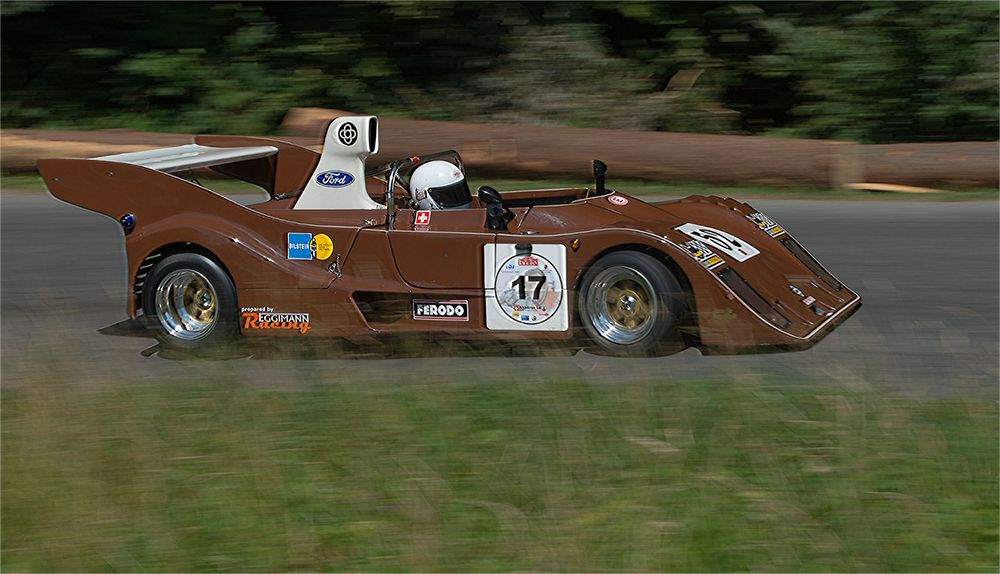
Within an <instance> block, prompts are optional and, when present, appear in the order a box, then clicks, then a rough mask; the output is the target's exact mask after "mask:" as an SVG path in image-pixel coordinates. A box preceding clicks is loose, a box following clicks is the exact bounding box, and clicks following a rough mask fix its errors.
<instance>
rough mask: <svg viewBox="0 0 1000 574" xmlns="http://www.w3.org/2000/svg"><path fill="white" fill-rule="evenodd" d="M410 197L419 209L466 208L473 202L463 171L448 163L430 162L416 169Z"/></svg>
mask: <svg viewBox="0 0 1000 574" xmlns="http://www.w3.org/2000/svg"><path fill="white" fill-rule="evenodd" d="M410 196H411V197H412V198H413V201H414V202H415V203H416V204H417V209H454V208H464V207H468V206H469V202H471V201H472V194H471V193H469V184H468V183H466V182H465V176H463V175H462V170H460V169H458V168H457V167H455V166H454V165H453V164H451V163H449V162H446V161H429V162H427V163H425V164H424V165H422V166H420V167H418V168H417V169H415V170H414V171H413V175H412V176H410Z"/></svg>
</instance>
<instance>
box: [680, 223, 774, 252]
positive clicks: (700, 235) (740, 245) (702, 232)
mask: <svg viewBox="0 0 1000 574" xmlns="http://www.w3.org/2000/svg"><path fill="white" fill-rule="evenodd" d="M674 229H676V230H677V231H680V232H681V233H683V234H685V235H687V236H688V237H693V238H695V239H697V240H699V241H701V242H703V243H705V244H706V245H708V246H711V248H713V249H716V250H717V251H721V252H723V253H725V254H726V255H728V256H729V257H731V258H733V259H735V260H737V261H746V260H747V259H750V258H751V257H753V256H754V255H757V254H759V253H760V251H757V249H756V248H755V247H754V246H753V245H750V244H749V243H747V242H746V241H743V240H742V239H740V238H738V237H736V236H735V235H730V234H728V233H726V232H725V231H721V230H719V229H715V228H713V227H706V226H704V225H697V224H695V223H685V224H684V225H681V226H680V227H675V228H674Z"/></svg>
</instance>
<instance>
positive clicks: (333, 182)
mask: <svg viewBox="0 0 1000 574" xmlns="http://www.w3.org/2000/svg"><path fill="white" fill-rule="evenodd" d="M316 183H318V184H320V185H322V186H324V187H344V186H347V185H351V184H352V183H354V176H353V175H351V174H349V173H347V172H346V171H336V170H331V171H324V172H323V173H321V174H319V175H317V176H316Z"/></svg>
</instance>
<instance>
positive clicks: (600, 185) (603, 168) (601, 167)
mask: <svg viewBox="0 0 1000 574" xmlns="http://www.w3.org/2000/svg"><path fill="white" fill-rule="evenodd" d="M607 173H608V164H606V163H604V162H603V161H601V160H599V159H595V160H594V179H596V180H597V195H604V192H605V188H604V176H605V175H606V174H607Z"/></svg>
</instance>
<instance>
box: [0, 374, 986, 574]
mask: <svg viewBox="0 0 1000 574" xmlns="http://www.w3.org/2000/svg"><path fill="white" fill-rule="evenodd" d="M359 368H361V366H359ZM47 369H49V371H48V372H45V373H40V374H39V376H38V379H37V380H36V381H35V384H33V385H32V386H30V387H28V386H25V387H20V388H17V389H5V390H3V394H2V411H0V413H2V436H3V448H2V468H3V473H2V477H0V478H2V491H3V496H2V501H0V502H2V520H3V538H2V545H0V549H2V555H0V566H2V570H3V571H5V572H7V571H10V572H13V571H74V572H90V571H122V570H124V571H133V572H139V571H192V572H194V571H199V572H201V571H241V572H257V571H268V572H279V571H290V570H295V571H311V570H322V571H384V572H395V571H407V572H409V571H463V572H464V571H536V570H541V571H689V572H696V571H711V572H728V571H747V570H749V571H762V570H763V571H802V572H805V571H824V572H840V571H845V572H875V571H894V572H930V571H933V572H947V571H952V572H978V571H983V572H996V571H997V567H998V557H997V542H998V529H997V523H998V505H997V499H998V454H997V453H998V409H997V403H996V402H995V401H992V400H973V399H948V400H923V399H912V398H903V397H900V396H894V395H887V394H884V393H881V392H879V391H877V390H874V389H872V388H869V387H865V386H852V387H848V386H834V385H817V384H808V383H806V384H803V386H800V387H789V386H775V385H772V384H769V383H768V381H767V380H763V379H760V378H758V377H753V376H746V377H744V378H742V379H741V380H738V381H735V382H709V381H687V382H684V383H665V382H659V381H656V380H645V381H635V382H631V383H628V384H622V385H616V386H601V385H593V384H587V383H583V382H579V381H575V380H572V379H562V380H560V379H551V380H544V379H536V380H525V381H523V382H510V383H506V384H495V385H482V384H475V383H474V382H472V381H465V380H453V379H452V378H450V377H448V376H447V375H445V374H443V375H441V376H440V377H438V378H436V379H434V380H421V379H419V378H417V377H411V378H410V379H409V380H406V379H405V378H404V380H399V381H395V382H393V383H378V382H373V383H365V384H361V383H348V384H339V383H331V382H329V378H331V377H332V375H324V374H323V371H322V369H321V368H320V367H319V366H317V368H316V370H315V371H314V374H313V375H311V377H312V378H311V379H307V380H305V381H303V384H302V386H301V387H300V388H298V389H296V390H295V391H278V390H268V389H262V388H251V387H249V386H246V385H243V384H240V383H235V382H232V381H234V380H237V379H238V376H237V375H236V372H235V371H234V370H230V369H231V366H227V364H226V363H206V365H205V368H204V371H205V372H206V373H208V374H207V375H206V376H205V379H204V380H199V381H190V382H180V381H178V380H176V379H174V380H170V381H162V382H160V383H156V382H149V381H143V382H141V383H125V382H108V383H93V382H83V381H79V380H77V379H76V378H75V377H74V376H72V375H70V374H69V373H70V372H71V371H70V370H69V369H66V370H64V371H60V370H59V368H58V365H55V366H53V365H49V366H48V367H47ZM39 370H40V371H42V370H43V369H41V368H40V369H39ZM512 376H513V375H512ZM332 378H334V379H339V380H344V379H343V378H342V377H332ZM522 379H523V377H522Z"/></svg>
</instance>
